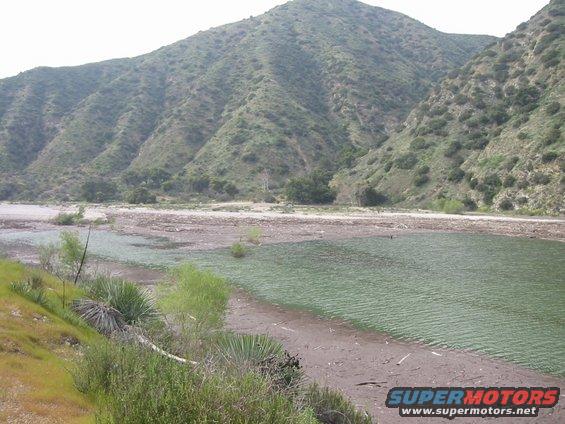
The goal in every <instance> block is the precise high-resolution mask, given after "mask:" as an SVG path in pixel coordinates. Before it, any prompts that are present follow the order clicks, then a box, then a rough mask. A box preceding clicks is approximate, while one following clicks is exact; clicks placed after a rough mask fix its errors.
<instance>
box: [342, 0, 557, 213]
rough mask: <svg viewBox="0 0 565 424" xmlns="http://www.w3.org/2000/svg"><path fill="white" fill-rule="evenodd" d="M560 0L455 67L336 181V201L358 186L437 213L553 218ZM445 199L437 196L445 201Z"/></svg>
mask: <svg viewBox="0 0 565 424" xmlns="http://www.w3.org/2000/svg"><path fill="white" fill-rule="evenodd" d="M563 16H565V3H564V2H563V0H553V1H551V2H550V4H549V5H548V6H546V7H545V8H544V9H542V10H541V11H540V12H539V13H537V14H536V15H535V16H534V17H532V19H530V20H529V21H528V22H525V23H523V24H520V25H519V26H518V27H517V28H516V30H515V31H514V32H512V33H510V34H508V35H507V36H506V37H504V38H503V39H502V40H500V41H498V42H497V43H495V44H492V45H490V46H489V47H487V48H486V49H485V50H484V51H483V52H481V53H479V54H477V55H476V56H475V57H474V58H473V59H471V60H470V61H469V62H468V63H467V64H466V65H465V66H463V67H462V68H460V69H457V70H453V71H452V72H450V73H449V75H448V77H447V78H446V79H445V80H443V81H442V83H441V84H440V85H439V86H438V87H437V88H435V89H434V91H433V92H432V93H431V94H430V96H429V97H428V98H427V99H426V100H425V101H423V102H421V103H420V104H419V105H418V106H417V107H416V108H415V109H414V110H413V111H412V112H411V113H410V115H409V117H408V119H407V120H406V123H405V124H404V126H403V127H402V128H400V131H399V132H398V133H396V134H393V135H392V136H391V137H390V138H389V139H388V140H387V141H386V142H385V143H384V144H383V146H382V147H381V148H379V149H373V150H372V151H370V152H369V153H368V154H367V155H365V157H363V158H362V159H361V160H360V161H359V164H358V166H357V167H356V168H355V169H353V170H352V171H344V172H342V173H340V175H339V176H337V177H336V178H335V180H334V184H335V185H336V186H338V187H339V188H340V200H341V201H354V197H355V196H354V190H353V188H354V187H355V186H356V185H365V186H369V187H373V188H375V189H376V190H378V191H381V192H383V193H385V194H386V195H387V196H388V197H389V199H391V201H392V202H393V203H398V204H400V205H406V206H415V205H416V206H424V207H432V208H439V209H442V208H443V206H442V205H444V204H445V201H446V200H449V201H458V202H461V203H463V204H464V207H465V208H466V209H467V210H473V209H476V208H477V206H479V207H482V208H484V209H490V208H492V209H498V210H504V211H508V210H517V211H518V212H523V213H528V212H529V211H537V212H540V211H541V212H545V213H558V211H559V210H560V209H562V208H563V199H564V193H565V174H564V172H565V140H564V137H563V134H562V131H563V130H562V124H563V122H564V121H565V113H564V110H563V107H562V105H563V103H564V102H565V87H564V85H563V81H565V73H564V69H565V68H564V66H563V55H564V52H563V40H564V36H563V33H564V28H565V25H564V23H563ZM442 199H443V200H442Z"/></svg>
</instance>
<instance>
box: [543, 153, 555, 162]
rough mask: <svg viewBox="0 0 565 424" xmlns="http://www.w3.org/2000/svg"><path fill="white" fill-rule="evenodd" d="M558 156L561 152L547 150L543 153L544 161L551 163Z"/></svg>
mask: <svg viewBox="0 0 565 424" xmlns="http://www.w3.org/2000/svg"><path fill="white" fill-rule="evenodd" d="M558 157H559V153H557V152H555V151H551V152H546V153H544V154H543V155H541V161H542V162H543V163H549V162H553V161H554V160H555V159H557V158H558Z"/></svg>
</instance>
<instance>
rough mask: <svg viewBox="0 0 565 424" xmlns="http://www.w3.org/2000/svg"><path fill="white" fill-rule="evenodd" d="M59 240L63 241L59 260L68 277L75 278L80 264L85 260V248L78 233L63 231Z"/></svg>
mask: <svg viewBox="0 0 565 424" xmlns="http://www.w3.org/2000/svg"><path fill="white" fill-rule="evenodd" d="M59 238H60V240H61V246H60V248H59V259H60V261H61V265H62V266H63V268H64V269H63V271H64V272H65V273H66V274H67V275H70V276H73V277H74V276H75V275H77V273H78V270H79V268H80V264H81V262H82V260H83V258H82V257H83V254H84V246H83V244H82V242H81V241H80V237H79V235H78V233H75V232H73V231H61V234H59ZM85 261H86V256H85Z"/></svg>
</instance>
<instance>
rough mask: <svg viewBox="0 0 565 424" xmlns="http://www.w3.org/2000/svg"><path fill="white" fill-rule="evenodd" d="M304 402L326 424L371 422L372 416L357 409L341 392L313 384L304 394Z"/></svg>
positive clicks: (368, 423)
mask: <svg viewBox="0 0 565 424" xmlns="http://www.w3.org/2000/svg"><path fill="white" fill-rule="evenodd" d="M304 403H305V405H306V406H309V407H310V408H312V409H313V410H314V413H315V414H316V418H317V419H318V421H319V422H321V423H324V424H371V418H370V417H369V416H368V415H367V414H364V413H362V412H359V411H357V409H355V407H354V406H353V405H352V404H351V402H349V401H348V400H347V399H346V398H345V397H344V396H343V395H342V394H341V393H339V392H337V391H335V390H331V389H328V388H321V387H320V386H318V385H317V384H311V385H310V386H309V387H308V389H307V390H306V393H305V395H304Z"/></svg>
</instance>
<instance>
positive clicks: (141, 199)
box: [126, 187, 157, 204]
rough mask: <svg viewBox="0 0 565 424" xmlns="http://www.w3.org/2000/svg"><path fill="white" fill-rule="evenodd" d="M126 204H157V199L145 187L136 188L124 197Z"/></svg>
mask: <svg viewBox="0 0 565 424" xmlns="http://www.w3.org/2000/svg"><path fill="white" fill-rule="evenodd" d="M126 202H128V203H132V204H149V203H157V197H156V196H155V195H154V194H153V193H151V192H150V191H149V190H147V189H146V188H145V187H138V188H135V189H133V190H132V191H130V192H129V193H128V194H127V195H126Z"/></svg>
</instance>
